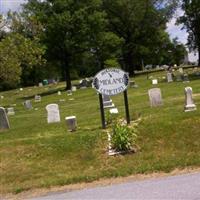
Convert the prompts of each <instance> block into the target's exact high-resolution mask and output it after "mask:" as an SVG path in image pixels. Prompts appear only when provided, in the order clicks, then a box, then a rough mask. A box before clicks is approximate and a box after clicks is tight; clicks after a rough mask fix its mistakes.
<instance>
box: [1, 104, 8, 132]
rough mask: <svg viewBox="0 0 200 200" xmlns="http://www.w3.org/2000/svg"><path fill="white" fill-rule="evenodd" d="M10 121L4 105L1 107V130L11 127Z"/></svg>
mask: <svg viewBox="0 0 200 200" xmlns="http://www.w3.org/2000/svg"><path fill="white" fill-rule="evenodd" d="M9 128H10V125H9V121H8V117H7V114H6V111H5V109H4V108H3V107H0V131H1V130H4V129H9Z"/></svg>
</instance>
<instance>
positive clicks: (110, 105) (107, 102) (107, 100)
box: [102, 95, 115, 108]
mask: <svg viewBox="0 0 200 200" xmlns="http://www.w3.org/2000/svg"><path fill="white" fill-rule="evenodd" d="M102 97H103V107H104V108H113V107H115V105H114V104H113V102H112V99H110V96H108V95H102Z"/></svg>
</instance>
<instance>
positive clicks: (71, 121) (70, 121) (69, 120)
mask: <svg viewBox="0 0 200 200" xmlns="http://www.w3.org/2000/svg"><path fill="white" fill-rule="evenodd" d="M65 121H66V124H67V127H68V130H69V131H75V130H76V127H77V122H76V116H69V117H65Z"/></svg>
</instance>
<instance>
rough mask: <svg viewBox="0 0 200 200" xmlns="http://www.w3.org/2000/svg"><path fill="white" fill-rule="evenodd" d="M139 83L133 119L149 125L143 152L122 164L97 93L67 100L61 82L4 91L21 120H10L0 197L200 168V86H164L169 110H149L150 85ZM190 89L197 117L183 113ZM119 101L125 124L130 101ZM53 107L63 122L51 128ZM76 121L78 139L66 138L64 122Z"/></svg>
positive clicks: (0, 150)
mask: <svg viewBox="0 0 200 200" xmlns="http://www.w3.org/2000/svg"><path fill="white" fill-rule="evenodd" d="M163 75H165V73H164V72H159V73H152V74H151V76H153V77H154V78H156V77H157V78H159V77H162V76H163ZM135 81H136V83H137V84H138V85H139V88H129V89H128V96H129V106H130V115H131V118H132V119H137V118H138V117H139V116H140V117H141V119H142V121H141V123H140V124H139V130H138V139H137V145H138V146H139V148H140V150H139V151H138V152H137V153H135V154H127V155H123V156H122V155H120V156H115V157H109V156H108V155H107V152H106V151H107V145H108V144H107V135H106V133H105V132H104V131H102V129H101V121H100V112H99V103H98V96H97V94H96V92H95V90H94V89H92V88H88V89H82V90H78V91H76V92H74V93H73V96H67V95H66V93H65V92H64V91H62V90H63V89H64V84H62V83H60V84H58V85H56V86H45V87H42V88H39V87H29V88H24V90H23V91H19V89H17V90H12V91H7V92H1V93H0V95H3V96H4V99H1V100H0V105H1V106H3V107H9V106H12V105H13V104H16V106H15V105H14V106H13V107H15V112H16V114H15V115H14V116H9V121H10V126H11V128H10V130H8V131H4V132H0V159H1V160H0V161H1V163H0V177H1V178H0V190H1V191H0V193H9V192H12V193H19V192H21V191H24V190H29V189H33V188H40V187H50V186H55V185H65V184H71V183H78V182H89V181H93V180H98V179H100V178H107V177H108V178H109V177H117V176H128V175H131V174H137V173H151V172H159V171H165V172H169V171H171V170H173V169H175V168H185V167H187V166H194V167H198V166H200V156H199V155H200V79H196V80H195V79H194V80H192V81H191V82H190V83H182V82H173V83H166V80H165V81H164V80H163V81H162V82H161V83H159V84H158V85H157V86H156V87H159V88H161V91H162V96H163V100H164V105H163V106H162V107H157V108H150V104H149V99H148V94H147V92H148V89H150V88H152V87H153V86H152V85H151V80H147V79H146V76H145V75H140V76H137V77H136V78H135ZM186 86H191V87H192V88H193V96H194V101H195V103H196V105H197V111H194V112H188V113H185V112H184V99H185V98H184V88H185V87H186ZM58 90H61V91H62V95H61V96H58V95H57V91H58ZM36 94H41V95H42V102H38V103H36V102H34V95H36ZM71 98H74V100H70V99H71ZM25 99H31V100H32V104H33V107H34V109H32V110H26V109H25V108H24V106H23V105H22V102H23V101H24V100H25ZM60 99H65V101H60ZM112 100H113V102H114V103H115V105H116V106H117V108H118V109H119V112H120V117H121V118H123V117H125V113H124V105H123V95H117V96H114V97H112ZM49 103H57V104H59V108H60V114H61V122H60V123H55V124H47V113H46V110H45V106H46V105H47V104H49ZM35 108H37V109H35ZM70 115H75V116H76V117H77V121H78V130H77V131H76V132H73V133H71V132H68V131H67V128H66V124H65V121H64V118H65V117H66V116H70Z"/></svg>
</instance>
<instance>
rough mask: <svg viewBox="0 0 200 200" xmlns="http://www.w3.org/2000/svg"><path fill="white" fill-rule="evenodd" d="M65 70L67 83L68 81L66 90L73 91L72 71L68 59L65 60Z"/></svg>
mask: <svg viewBox="0 0 200 200" xmlns="http://www.w3.org/2000/svg"><path fill="white" fill-rule="evenodd" d="M64 65H65V66H64V70H65V81H66V90H71V88H72V84H71V77H70V70H69V61H68V59H67V58H65V60H64Z"/></svg>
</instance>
